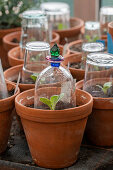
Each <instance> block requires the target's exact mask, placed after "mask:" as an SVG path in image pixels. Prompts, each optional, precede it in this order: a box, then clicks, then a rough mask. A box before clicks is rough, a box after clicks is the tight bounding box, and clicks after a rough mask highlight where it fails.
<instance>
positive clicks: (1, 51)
mask: <svg viewBox="0 0 113 170" xmlns="http://www.w3.org/2000/svg"><path fill="white" fill-rule="evenodd" d="M19 30H20V28H11V29H0V58H1V60H2V66H3V68H4V69H6V68H8V67H9V63H8V58H7V51H5V49H4V46H3V37H4V36H5V35H6V34H9V33H11V32H15V31H19Z"/></svg>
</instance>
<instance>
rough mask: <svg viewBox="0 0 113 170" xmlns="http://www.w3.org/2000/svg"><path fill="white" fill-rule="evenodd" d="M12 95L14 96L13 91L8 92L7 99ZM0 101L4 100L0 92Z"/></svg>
mask: <svg viewBox="0 0 113 170" xmlns="http://www.w3.org/2000/svg"><path fill="white" fill-rule="evenodd" d="M12 95H14V89H12V90H10V91H8V97H10V96H12ZM1 99H4V98H3V97H2V94H1V92H0V100H1Z"/></svg>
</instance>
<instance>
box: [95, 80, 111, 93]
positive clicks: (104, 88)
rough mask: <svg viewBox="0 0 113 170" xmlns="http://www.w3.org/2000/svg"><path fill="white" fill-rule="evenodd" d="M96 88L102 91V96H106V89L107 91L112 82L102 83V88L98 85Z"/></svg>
mask: <svg viewBox="0 0 113 170" xmlns="http://www.w3.org/2000/svg"><path fill="white" fill-rule="evenodd" d="M96 86H97V87H99V88H100V89H102V91H103V92H104V94H107V92H108V89H109V88H110V87H112V82H106V83H104V85H103V86H100V85H96Z"/></svg>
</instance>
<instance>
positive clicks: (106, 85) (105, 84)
mask: <svg viewBox="0 0 113 170" xmlns="http://www.w3.org/2000/svg"><path fill="white" fill-rule="evenodd" d="M111 86H112V82H106V83H104V85H103V88H110V87H111Z"/></svg>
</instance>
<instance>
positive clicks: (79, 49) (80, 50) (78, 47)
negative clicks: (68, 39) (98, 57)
mask: <svg viewBox="0 0 113 170" xmlns="http://www.w3.org/2000/svg"><path fill="white" fill-rule="evenodd" d="M70 50H72V51H78V52H82V44H76V45H73V46H71V47H70Z"/></svg>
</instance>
